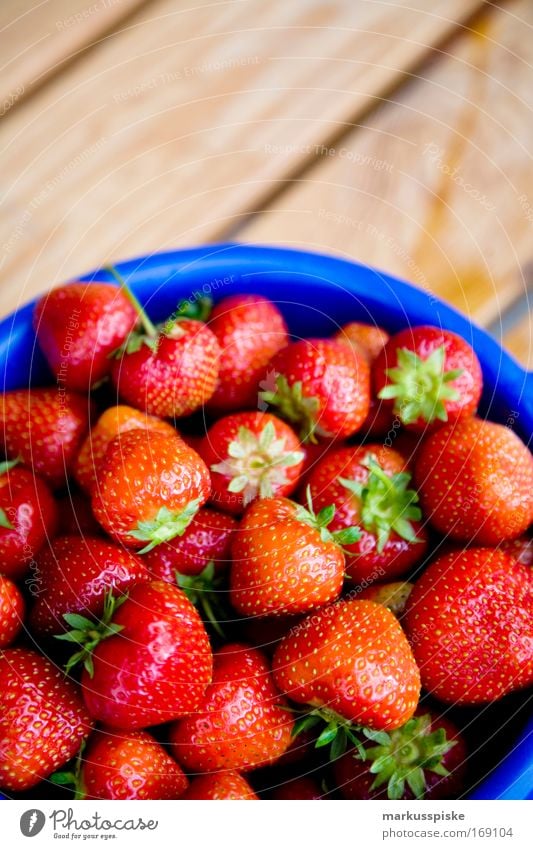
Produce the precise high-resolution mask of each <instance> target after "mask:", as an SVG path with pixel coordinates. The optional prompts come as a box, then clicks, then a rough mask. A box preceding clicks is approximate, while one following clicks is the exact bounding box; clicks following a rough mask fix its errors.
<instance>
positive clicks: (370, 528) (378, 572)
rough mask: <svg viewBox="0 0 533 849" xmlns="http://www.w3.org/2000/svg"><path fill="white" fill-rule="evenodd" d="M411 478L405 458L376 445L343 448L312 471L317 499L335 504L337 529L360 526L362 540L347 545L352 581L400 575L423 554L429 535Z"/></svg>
mask: <svg viewBox="0 0 533 849" xmlns="http://www.w3.org/2000/svg"><path fill="white" fill-rule="evenodd" d="M410 481H411V475H410V474H409V472H407V471H406V469H405V462H404V459H403V457H401V456H400V455H399V454H397V453H396V452H395V451H393V450H392V449H391V448H385V447H383V446H382V445H377V444H367V445H363V446H359V447H358V448H354V447H349V446H348V447H346V448H339V449H338V450H337V451H332V452H331V453H330V454H328V456H327V457H325V458H324V459H323V460H321V461H320V462H319V463H317V465H316V467H315V468H314V470H313V471H312V472H311V474H310V476H309V487H310V490H311V497H312V499H313V503H314V504H316V506H317V508H318V509H322V508H324V507H325V506H326V505H328V504H334V505H335V516H334V517H333V520H332V522H331V528H332V530H335V531H338V530H342V529H344V528H347V527H350V526H352V525H358V526H360V527H361V534H360V539H359V540H358V541H357V542H355V543H354V544H353V545H350V546H349V547H348V548H347V549H346V555H347V556H346V574H347V576H348V577H349V578H350V579H351V580H352V581H355V582H357V583H360V582H362V581H365V582H368V581H376V580H388V579H391V578H395V577H397V576H399V575H403V574H404V573H405V572H406V571H407V570H408V569H410V568H411V566H413V565H414V564H415V563H417V562H418V561H419V560H420V559H421V558H422V557H423V556H424V554H425V551H426V548H427V534H426V532H425V531H424V528H423V526H422V524H421V522H420V519H421V517H422V514H421V511H420V508H419V507H418V506H417V502H418V495H417V494H416V492H415V491H414V490H413V489H411V488H409V484H410Z"/></svg>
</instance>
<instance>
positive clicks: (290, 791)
mask: <svg viewBox="0 0 533 849" xmlns="http://www.w3.org/2000/svg"><path fill="white" fill-rule="evenodd" d="M271 798H272V799H286V800H291V801H292V800H296V799H323V798H324V793H323V792H322V790H321V789H320V787H319V786H318V784H317V783H316V781H315V780H314V779H313V778H309V777H308V776H301V777H298V778H291V779H290V781H284V782H283V784H280V785H279V786H278V787H276V788H275V790H274V792H273V793H272V796H271Z"/></svg>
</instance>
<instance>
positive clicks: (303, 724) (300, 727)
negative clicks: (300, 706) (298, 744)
mask: <svg viewBox="0 0 533 849" xmlns="http://www.w3.org/2000/svg"><path fill="white" fill-rule="evenodd" d="M319 722H320V717H319V716H317V715H316V714H312V713H308V714H306V715H305V716H301V717H299V718H298V719H297V720H296V721H295V723H294V725H293V728H292V732H291V736H292V737H297V736H298V734H301V733H302V732H303V731H309V730H310V729H311V728H314V726H315V725H318V723H319Z"/></svg>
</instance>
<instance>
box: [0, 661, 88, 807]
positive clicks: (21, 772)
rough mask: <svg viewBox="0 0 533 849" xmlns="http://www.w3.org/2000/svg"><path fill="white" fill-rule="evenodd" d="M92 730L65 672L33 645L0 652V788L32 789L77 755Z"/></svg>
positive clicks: (76, 693) (85, 712) (75, 689)
mask: <svg viewBox="0 0 533 849" xmlns="http://www.w3.org/2000/svg"><path fill="white" fill-rule="evenodd" d="M90 729H91V720H90V718H89V715H88V713H87V711H86V709H85V707H84V705H83V702H82V700H81V698H80V696H79V694H78V690H77V688H76V687H75V686H74V685H73V684H72V683H71V682H70V681H68V680H67V679H66V678H65V676H64V674H63V673H62V672H61V670H59V669H56V668H55V666H54V665H53V664H52V663H51V662H50V661H49V660H47V659H46V658H44V657H42V656H41V655H40V654H37V652H34V651H30V650H29V649H5V651H2V652H0V738H1V740H2V745H1V747H0V787H3V788H5V789H7V790H12V791H16V792H18V791H21V790H28V789H29V788H30V787H34V786H35V785H36V784H38V783H39V781H41V780H42V779H44V778H46V777H47V776H49V775H50V773H52V772H53V771H54V770H55V769H58V767H60V766H62V765H63V764H65V763H66V762H67V761H68V760H70V758H72V757H73V755H74V754H75V753H76V752H77V751H78V749H79V747H80V744H81V742H82V740H83V739H84V738H85V737H86V736H87V735H88V734H89V731H90Z"/></svg>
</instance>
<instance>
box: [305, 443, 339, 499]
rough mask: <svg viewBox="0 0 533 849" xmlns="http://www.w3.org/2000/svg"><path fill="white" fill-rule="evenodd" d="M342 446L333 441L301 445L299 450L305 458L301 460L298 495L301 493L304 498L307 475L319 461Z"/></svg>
mask: <svg viewBox="0 0 533 849" xmlns="http://www.w3.org/2000/svg"><path fill="white" fill-rule="evenodd" d="M343 445H344V443H343V442H335V441H333V440H330V441H329V442H325V441H322V442H306V443H305V444H302V445H301V449H302V451H303V452H304V455H305V456H304V459H303V466H302V471H301V474H300V480H299V483H298V488H299V491H300V493H303V496H304V498H305V491H306V489H307V484H308V481H309V475H310V474H311V472H312V471H313V469H315V468H316V466H317V464H318V463H319V462H320V460H322V459H323V458H324V457H326V456H327V455H328V454H329V453H330V452H331V451H336V450H337V449H338V448H342V446H343ZM301 500H303V499H301Z"/></svg>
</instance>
